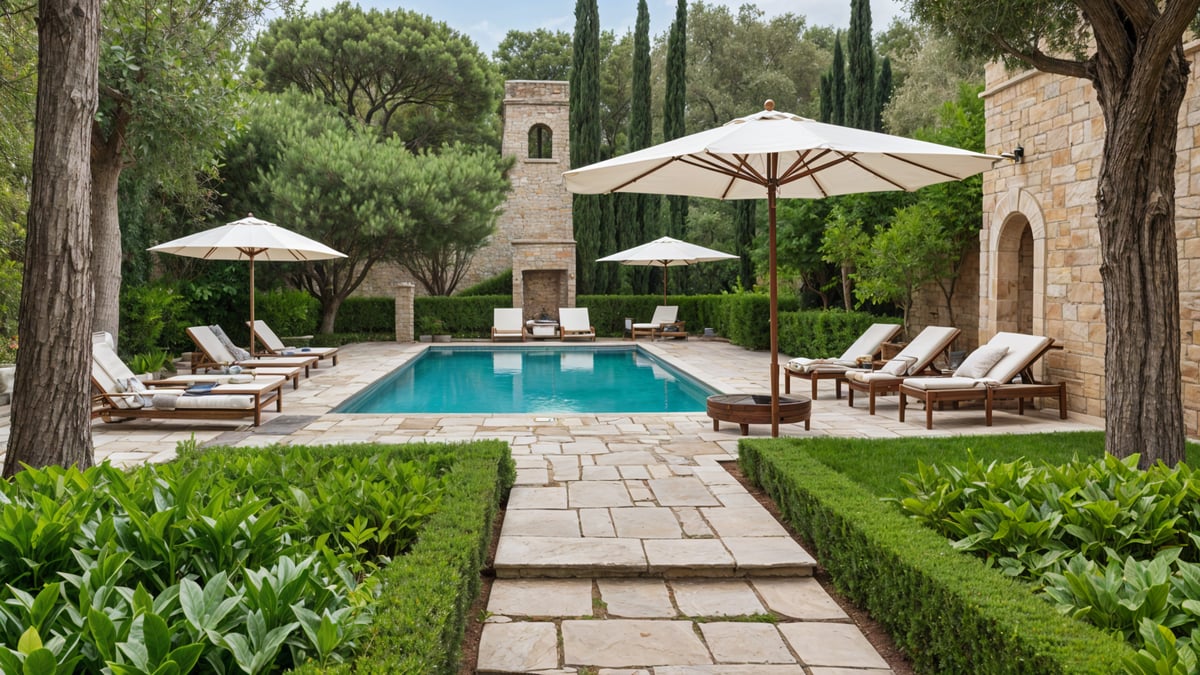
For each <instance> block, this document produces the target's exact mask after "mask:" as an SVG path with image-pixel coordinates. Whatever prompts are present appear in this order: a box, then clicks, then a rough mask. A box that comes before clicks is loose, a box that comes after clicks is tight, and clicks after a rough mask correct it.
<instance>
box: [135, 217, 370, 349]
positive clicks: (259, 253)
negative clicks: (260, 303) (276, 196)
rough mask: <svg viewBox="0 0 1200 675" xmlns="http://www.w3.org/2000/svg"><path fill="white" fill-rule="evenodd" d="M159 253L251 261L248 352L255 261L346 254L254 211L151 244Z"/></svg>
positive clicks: (252, 318) (251, 334)
mask: <svg viewBox="0 0 1200 675" xmlns="http://www.w3.org/2000/svg"><path fill="white" fill-rule="evenodd" d="M149 250H151V251H156V252H158V253H173V254H175V255H182V256H188V257H190V258H204V259H206V260H249V261H250V351H251V353H253V352H254V339H255V335H254V261H255V260H272V261H284V262H303V261H307V260H328V259H330V258H345V257H346V254H345V253H340V252H338V251H335V250H333V249H332V248H329V247H328V246H326V245H325V244H322V243H321V242H319V241H313V240H312V239H309V238H308V237H305V236H304V235H301V234H297V233H295V232H292V231H291V230H288V229H285V228H282V227H279V226H278V225H276V224H275V223H270V222H267V221H265V220H262V219H260V218H255V217H254V214H253V213H251V214H248V215H247V216H246V217H245V218H242V219H241V220H235V221H233V222H232V223H226V224H224V225H222V226H220V227H214V228H212V229H210V230H204V231H203V232H197V233H195V234H189V235H188V236H186V237H180V238H179V239H175V240H172V241H168V242H167V243H165V244H159V245H157V246H152V247H150V249H149Z"/></svg>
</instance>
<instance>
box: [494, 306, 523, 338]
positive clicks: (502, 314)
mask: <svg viewBox="0 0 1200 675" xmlns="http://www.w3.org/2000/svg"><path fill="white" fill-rule="evenodd" d="M524 314H525V310H523V309H521V308H520V307H496V308H494V309H493V310H492V342H496V341H497V340H505V339H511V338H519V339H520V340H521V342H524V341H525V318H524Z"/></svg>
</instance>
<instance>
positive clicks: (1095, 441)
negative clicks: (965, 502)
mask: <svg viewBox="0 0 1200 675" xmlns="http://www.w3.org/2000/svg"><path fill="white" fill-rule="evenodd" d="M799 442H801V443H803V444H804V448H805V451H807V452H809V453H810V454H812V456H813V457H815V458H816V459H818V460H820V461H821V462H822V463H824V464H826V465H827V466H829V467H830V468H832V469H835V470H836V471H838V472H840V473H842V474H844V475H846V476H847V477H848V478H850V479H851V480H853V481H855V482H857V483H861V484H863V485H864V486H866V487H867V489H869V490H871V491H872V492H874V493H875V494H877V495H879V496H881V497H895V496H899V495H900V494H901V492H902V491H903V486H902V485H901V483H900V476H901V475H902V474H906V473H915V472H916V470H917V465H918V463H919V462H924V463H925V464H937V463H941V464H945V463H953V464H962V463H964V462H965V461H966V459H967V456H968V453H971V454H973V455H974V456H975V457H976V458H977V459H986V460H992V459H995V460H999V461H1003V462H1009V461H1012V460H1014V459H1018V458H1021V457H1025V458H1029V459H1035V460H1038V459H1040V460H1043V461H1045V462H1048V463H1050V464H1062V463H1064V462H1067V461H1070V460H1071V459H1072V458H1073V457H1079V458H1080V459H1088V458H1096V457H1100V456H1101V455H1102V454H1103V453H1104V432H1102V431H1072V432H1063V433H1046V434H1028V435H1026V434H1020V435H1017V434H1000V435H987V436H959V437H955V438H899V439H851V438H811V439H802V440H800V441H799ZM1197 460H1200V446H1197V445H1196V444H1194V443H1189V444H1188V448H1187V461H1188V464H1189V465H1190V466H1196V465H1197Z"/></svg>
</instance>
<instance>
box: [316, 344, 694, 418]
mask: <svg viewBox="0 0 1200 675" xmlns="http://www.w3.org/2000/svg"><path fill="white" fill-rule="evenodd" d="M715 393H717V392H715V391H712V390H711V389H709V388H708V387H706V386H704V385H703V384H701V383H699V382H697V381H696V380H694V379H692V378H690V377H688V376H686V375H684V374H683V373H680V372H679V371H677V370H675V369H674V368H671V367H670V366H668V365H666V364H665V363H663V362H662V361H659V360H658V359H656V358H654V357H653V356H651V355H649V354H647V353H646V352H644V351H642V350H640V349H638V348H637V347H632V346H617V347H603V346H600V347H496V348H492V347H431V348H430V349H428V350H427V351H426V352H425V353H424V354H422V355H421V356H420V357H418V358H416V359H414V360H413V361H411V362H409V363H406V364H405V365H403V366H401V367H400V368H398V369H396V370H395V371H393V372H392V373H390V374H388V375H387V376H385V377H384V378H382V379H381V380H379V381H377V382H375V383H374V384H372V385H371V386H370V387H367V388H366V389H364V390H363V391H361V392H359V393H358V394H355V395H354V396H352V397H351V398H349V399H347V400H346V401H345V402H343V403H342V404H341V405H340V406H338V407H337V408H335V409H334V410H333V412H338V413H477V414H478V413H491V414H495V413H613V412H620V413H634V412H703V411H704V400H705V399H706V398H707V397H708V396H709V395H711V394H715Z"/></svg>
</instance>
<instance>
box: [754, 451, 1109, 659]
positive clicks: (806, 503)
mask: <svg viewBox="0 0 1200 675" xmlns="http://www.w3.org/2000/svg"><path fill="white" fill-rule="evenodd" d="M738 464H739V466H740V467H741V469H742V471H744V472H745V474H746V476H747V477H749V478H750V479H751V480H752V481H753V482H754V483H755V484H757V485H759V486H761V487H762V488H763V489H764V490H766V492H767V493H768V494H769V495H771V497H772V498H773V499H774V500H775V503H776V504H778V505H779V508H780V510H781V511H782V513H783V517H784V519H785V521H786V522H788V523H789V524H790V525H791V526H792V527H794V528H796V529H797V530H798V531H799V532H800V533H801V536H803V537H804V538H805V539H806V541H807V542H808V543H809V544H810V545H811V546H812V547H813V549H814V554H815V555H816V556H817V558H818V559H819V560H820V561H821V564H822V566H823V567H825V569H826V570H828V572H829V574H830V576H831V578H832V579H833V582H834V584H835V585H836V586H837V588H838V590H839V591H841V592H842V593H844V594H845V595H846V596H847V597H848V598H849V599H850V600H852V601H853V602H855V603H856V604H858V605H859V606H861V607H863V608H864V609H866V610H867V611H869V612H870V613H871V615H872V616H874V617H875V618H876V619H878V620H879V621H880V623H882V624H883V625H884V626H885V627H886V628H887V630H888V632H889V633H890V634H891V635H892V637H893V638H894V639H895V640H896V642H897V644H898V645H899V646H900V647H901V649H903V650H904V651H905V652H906V653H907V654H908V655H909V656H910V658H912V660H913V665H914V667H915V669H916V670H917V671H918V672H946V673H984V672H986V673H1014V674H1016V673H1064V674H1065V673H1097V674H1101V673H1103V674H1109V673H1115V672H1119V671H1120V670H1121V668H1122V664H1123V662H1125V659H1126V658H1127V657H1131V656H1132V655H1133V652H1132V651H1131V650H1130V649H1129V648H1128V647H1127V646H1126V645H1125V644H1124V643H1122V642H1121V641H1119V640H1116V639H1113V638H1112V637H1111V636H1108V635H1106V634H1104V633H1102V632H1101V631H1100V630H1098V629H1096V628H1094V627H1092V626H1088V625H1087V624H1084V623H1082V622H1079V621H1076V620H1074V619H1071V618H1069V617H1064V616H1062V615H1061V614H1059V613H1058V612H1056V611H1055V609H1054V608H1053V607H1052V606H1051V605H1050V604H1049V603H1046V602H1044V601H1042V600H1041V599H1039V598H1037V597H1035V596H1034V595H1033V593H1032V591H1033V588H1032V587H1031V586H1030V585H1029V584H1025V583H1022V582H1019V581H1016V580H1014V579H1012V578H1010V577H1007V576H1005V575H1004V574H1002V573H1001V572H1000V571H999V570H997V569H993V568H989V567H987V566H986V565H985V564H984V563H983V561H981V560H978V559H975V558H973V557H970V556H964V555H956V554H955V551H954V549H953V548H952V547H951V546H950V544H949V543H948V542H947V541H946V540H945V538H943V537H941V536H939V535H937V534H936V533H934V532H932V531H930V530H929V529H928V528H925V527H922V526H921V525H920V524H918V523H916V522H914V521H913V520H912V519H910V518H906V517H905V516H904V515H903V514H901V513H900V512H898V511H897V510H896V509H895V507H894V506H893V505H890V504H887V503H884V502H882V501H880V500H879V499H878V498H876V497H875V496H874V495H873V494H871V493H869V492H867V491H866V490H864V489H863V488H862V487H861V486H860V485H858V484H856V483H854V482H852V481H850V480H849V479H847V478H846V477H845V476H842V475H841V474H839V473H837V472H835V471H833V470H832V469H830V468H829V467H827V466H825V465H824V464H822V463H820V462H819V461H817V460H815V459H813V458H812V457H811V456H809V455H808V454H807V453H806V452H804V450H803V446H802V445H801V444H798V443H794V442H790V441H784V440H754V441H742V442H741V443H740V444H739V448H738Z"/></svg>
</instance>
